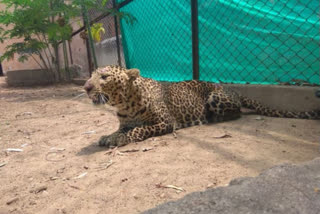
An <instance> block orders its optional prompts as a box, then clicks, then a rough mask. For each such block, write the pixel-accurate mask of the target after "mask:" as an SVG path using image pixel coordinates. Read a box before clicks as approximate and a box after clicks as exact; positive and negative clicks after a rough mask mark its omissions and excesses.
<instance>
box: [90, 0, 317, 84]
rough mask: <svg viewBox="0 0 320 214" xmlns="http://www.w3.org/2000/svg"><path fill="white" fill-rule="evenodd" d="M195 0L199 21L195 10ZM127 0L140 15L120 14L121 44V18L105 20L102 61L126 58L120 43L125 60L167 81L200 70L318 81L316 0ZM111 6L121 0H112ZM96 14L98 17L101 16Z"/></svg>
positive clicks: (247, 78) (205, 74)
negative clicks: (117, 23) (129, 20)
mask: <svg viewBox="0 0 320 214" xmlns="http://www.w3.org/2000/svg"><path fill="white" fill-rule="evenodd" d="M195 2H196V6H197V12H198V15H197V16H195V17H196V20H194V19H192V12H191V11H192V6H191V5H192V3H195ZM120 3H121V4H122V6H123V7H121V8H120V11H125V12H127V13H129V14H131V15H132V16H134V17H135V19H136V21H135V22H134V23H133V24H130V23H127V22H125V21H124V20H121V29H120V28H118V29H117V30H118V32H119V38H120V42H121V44H120V46H117V44H116V42H115V41H116V38H115V29H116V28H115V20H114V17H112V16H107V17H105V18H104V19H102V20H100V21H99V22H101V23H103V26H104V28H105V29H106V34H104V36H103V39H102V41H101V42H100V43H99V44H96V55H97V58H98V65H99V66H104V65H107V64H120V63H119V57H118V52H117V51H118V50H119V51H120V61H121V62H122V66H126V67H128V68H133V67H136V68H139V69H140V71H141V73H142V75H143V76H145V77H150V78H154V79H157V80H162V81H181V80H190V79H192V78H194V77H198V78H199V79H200V80H205V81H211V82H222V83H241V84H248V83H249V84H284V85H291V84H295V85H319V79H320V76H319V70H320V65H319V54H320V53H319V40H320V36H319V27H320V25H319V13H318V11H319V2H318V1H316V0H306V1H286V0H269V1H260V0H230V1H225V0H198V1H194V0H193V1H190V0H188V1H187V0H185V1H157V0H148V1H147V0H131V1H129V0H121V1H117V4H118V5H119V4H120ZM108 6H109V7H113V6H114V5H112V1H109V4H108ZM193 11H194V10H193ZM89 14H90V19H91V20H93V19H94V18H95V17H97V16H99V15H100V14H97V13H95V12H94V11H89ZM195 26H196V28H195ZM120 32H121V35H120ZM195 34H196V35H195ZM195 38H196V39H195ZM122 45H123V48H122ZM123 52H124V53H123ZM197 64H198V65H197ZM195 65H196V66H195ZM197 72H198V75H195V73H197Z"/></svg>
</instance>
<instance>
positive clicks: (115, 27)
mask: <svg viewBox="0 0 320 214" xmlns="http://www.w3.org/2000/svg"><path fill="white" fill-rule="evenodd" d="M113 8H114V9H116V10H117V9H118V7H117V5H116V0H113ZM113 18H114V29H115V32H116V43H117V54H118V64H119V65H120V66H121V52H120V38H119V30H118V17H117V16H114V17H113Z"/></svg>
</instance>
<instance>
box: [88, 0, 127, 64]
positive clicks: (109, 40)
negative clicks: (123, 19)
mask: <svg viewBox="0 0 320 214" xmlns="http://www.w3.org/2000/svg"><path fill="white" fill-rule="evenodd" d="M98 2H99V3H100V4H101V2H102V0H98ZM113 3H114V2H113V1H111V0H110V1H108V2H107V5H106V7H107V8H113V7H114V5H113ZM88 15H89V19H90V20H94V19H96V18H98V17H99V16H102V15H103V14H102V12H100V11H97V10H89V11H88ZM100 23H101V24H102V27H103V28H104V30H105V32H104V33H101V41H99V42H95V54H96V57H97V63H98V66H99V67H103V66H106V65H122V66H125V65H124V55H123V51H122V43H121V31H120V25H119V20H118V19H117V18H116V17H114V16H112V15H108V16H105V17H103V18H102V19H100V20H99V21H98V22H96V23H95V24H100ZM117 35H118V38H119V40H118V41H119V45H117V37H116V36H117Z"/></svg>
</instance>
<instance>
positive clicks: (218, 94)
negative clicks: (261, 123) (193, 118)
mask: <svg viewBox="0 0 320 214" xmlns="http://www.w3.org/2000/svg"><path fill="white" fill-rule="evenodd" d="M240 115H241V103H240V99H239V97H238V96H237V94H235V93H227V92H226V91H223V90H219V91H212V92H211V93H210V94H209V96H208V99H207V102H206V118H207V120H208V122H220V121H226V120H232V119H236V118H239V117H240Z"/></svg>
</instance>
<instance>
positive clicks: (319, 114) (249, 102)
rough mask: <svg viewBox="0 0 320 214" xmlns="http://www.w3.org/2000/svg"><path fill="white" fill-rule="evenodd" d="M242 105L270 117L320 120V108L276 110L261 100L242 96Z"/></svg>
mask: <svg viewBox="0 0 320 214" xmlns="http://www.w3.org/2000/svg"><path fill="white" fill-rule="evenodd" d="M240 101H241V106H242V107H245V108H249V109H252V110H255V111H256V113H258V114H260V115H264V116H268V117H283V118H299V119H312V120H319V119H320V110H315V111H301V112H293V111H285V110H276V109H272V108H269V107H266V106H264V105H262V104H261V103H260V102H258V101H256V100H253V99H250V98H247V97H244V96H240Z"/></svg>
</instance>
